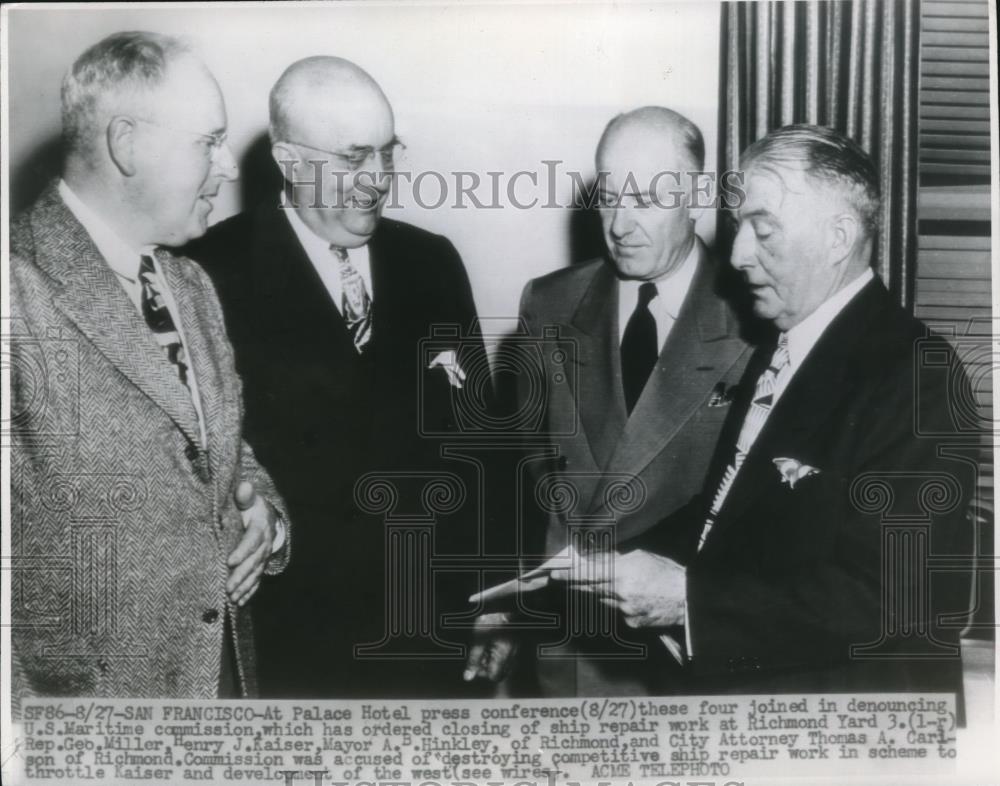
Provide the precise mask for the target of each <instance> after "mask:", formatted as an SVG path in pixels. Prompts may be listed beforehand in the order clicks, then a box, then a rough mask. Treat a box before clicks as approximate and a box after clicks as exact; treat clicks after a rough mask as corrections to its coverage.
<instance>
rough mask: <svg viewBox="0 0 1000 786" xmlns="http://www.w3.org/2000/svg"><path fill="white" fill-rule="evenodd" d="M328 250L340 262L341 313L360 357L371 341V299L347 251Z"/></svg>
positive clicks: (338, 248) (334, 248)
mask: <svg viewBox="0 0 1000 786" xmlns="http://www.w3.org/2000/svg"><path fill="white" fill-rule="evenodd" d="M330 250H331V251H332V252H333V255H334V256H335V257H337V259H338V260H339V262H340V283H341V285H342V286H343V288H344V292H343V295H342V296H341V298H340V306H341V313H342V314H343V315H344V321H345V322H346V323H347V332H348V333H350V334H351V340H352V341H353V342H354V348H355V349H356V350H357V351H358V354H359V355H361V354H364V351H365V347H367V346H368V342H370V341H371V339H372V299H371V297H369V295H368V290H367V289H365V280H364V279H363V278H362V277H361V274H360V273H359V272H358V269H357V268H356V267H354V265H352V264H351V260H350V259H349V258H348V256H347V250H346V249H343V248H340V246H330Z"/></svg>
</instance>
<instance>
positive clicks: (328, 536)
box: [190, 57, 489, 698]
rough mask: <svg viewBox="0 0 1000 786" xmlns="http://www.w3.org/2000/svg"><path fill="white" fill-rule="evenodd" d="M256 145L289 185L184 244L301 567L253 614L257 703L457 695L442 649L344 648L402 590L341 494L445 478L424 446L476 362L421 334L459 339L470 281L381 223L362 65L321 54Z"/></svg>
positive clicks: (379, 534) (356, 509)
mask: <svg viewBox="0 0 1000 786" xmlns="http://www.w3.org/2000/svg"><path fill="white" fill-rule="evenodd" d="M270 136H271V142H272V155H273V157H274V160H275V162H276V164H277V165H278V167H279V168H280V169H281V171H282V174H283V176H284V178H285V186H284V192H283V193H281V194H274V195H273V199H272V200H271V201H270V202H268V203H266V204H263V205H261V206H259V207H258V208H256V209H255V210H251V211H249V212H245V213H243V214H241V215H238V216H235V217H234V218H232V219H230V220H228V221H225V222H222V223H221V224H219V225H218V226H216V227H213V228H212V230H211V231H210V232H209V233H208V235H207V236H206V237H205V238H204V240H203V241H202V242H199V243H198V244H197V245H196V246H195V247H193V248H192V249H191V250H190V253H191V255H192V256H193V257H194V258H196V259H198V260H199V261H201V262H202V264H203V265H204V266H205V268H206V269H207V270H208V272H209V274H210V275H211V276H212V278H213V280H214V281H215V283H216V285H217V287H218V290H219V294H220V298H221V300H222V304H223V310H224V311H225V315H226V324H227V327H228V329H229V332H230V336H231V339H232V341H233V344H234V346H235V349H236V357H237V367H238V369H239V371H240V373H241V375H242V377H243V380H244V384H245V390H246V391H247V429H248V438H249V440H250V442H251V444H252V445H253V446H254V449H255V450H256V451H257V454H258V456H259V457H260V460H261V463H262V464H263V465H264V466H266V467H267V468H268V469H269V471H270V472H271V473H272V474H273V476H274V478H275V482H276V483H277V485H278V488H279V489H280V490H281V492H282V494H283V495H284V496H285V498H286V499H287V500H288V504H289V506H290V509H291V510H293V511H294V516H295V517H297V518H298V519H299V521H300V525H299V528H298V529H297V537H301V540H300V541H298V545H297V547H296V558H295V560H294V561H293V563H292V565H291V566H290V568H289V570H288V571H287V572H286V573H285V574H284V575H283V576H282V577H281V578H280V579H278V580H277V581H275V582H273V583H272V584H273V586H272V587H269V593H268V594H269V595H270V598H266V599H265V598H262V602H261V603H259V604H258V605H257V607H256V610H255V611H256V621H257V625H258V630H259V631H260V652H261V686H262V692H263V693H264V694H265V695H267V696H317V697H350V696H356V697H368V698H373V697H379V696H384V697H393V696H395V697H405V696H439V695H452V694H454V693H455V692H456V691H461V690H463V686H462V680H461V659H459V660H458V661H456V660H455V659H454V657H455V655H454V652H452V653H451V656H452V657H451V659H444V660H442V659H438V658H435V657H430V658H425V659H419V660H414V659H412V658H409V657H408V656H407V654H406V653H405V652H403V653H402V654H401V655H400V654H399V653H396V655H397V657H395V658H394V659H388V660H387V659H386V658H385V657H384V656H391V655H393V654H394V653H393V652H391V651H388V650H387V651H385V652H382V653H378V652H375V653H372V652H368V653H367V656H366V654H365V653H362V652H356V649H355V648H357V647H363V646H366V645H372V644H377V643H378V642H380V641H381V640H382V639H383V637H384V636H385V635H386V633H387V630H388V628H387V625H388V624H389V620H387V612H386V610H387V604H393V603H398V602H400V600H401V599H400V598H398V597H395V596H393V597H387V593H390V592H396V593H398V592H399V588H398V586H396V585H391V582H390V579H389V577H388V576H387V574H386V559H387V555H386V548H387V543H388V538H387V535H386V528H385V525H384V523H383V521H382V518H381V517H380V516H378V515H373V514H370V513H366V512H365V511H363V510H362V509H361V507H360V504H361V503H360V502H359V501H357V500H356V493H360V492H356V491H355V487H356V484H357V483H358V482H359V480H361V479H362V478H363V477H364V476H365V474H366V473H369V472H377V473H382V474H385V473H404V474H408V475H410V476H413V478H415V477H416V476H417V475H420V474H421V473H433V472H435V471H437V470H438V469H441V468H442V460H441V457H440V455H439V442H438V441H437V440H436V439H435V438H434V436H433V435H440V434H444V433H447V432H448V431H449V429H451V428H454V422H453V420H454V412H455V409H454V407H455V406H456V404H455V402H456V401H459V400H460V399H461V397H462V396H464V395H465V394H466V392H467V389H466V388H464V387H463V383H464V381H465V379H464V378H465V374H466V371H469V370H470V369H471V368H472V367H473V366H475V367H477V368H480V369H483V368H485V369H488V365H485V354H484V352H485V351H484V349H483V345H482V339H481V338H474V339H469V340H466V341H464V342H463V341H460V339H458V338H456V339H454V342H455V343H454V345H453V346H449V347H446V348H445V349H444V350H441V351H438V352H436V353H435V356H434V357H433V358H423V357H421V343H420V342H421V340H422V339H426V338H428V337H430V336H431V334H432V330H433V328H434V326H435V325H454V326H457V327H459V328H460V329H461V330H468V329H469V328H470V326H471V324H472V323H473V321H474V319H475V316H476V312H475V306H474V303H473V299H472V293H471V289H470V286H469V281H468V278H467V275H466V272H465V269H464V267H463V265H462V261H461V259H460V257H459V255H458V253H457V252H456V250H455V248H454V247H453V246H452V244H451V243H450V242H449V241H448V240H447V239H445V238H443V237H440V236H437V235H433V234H431V233H429V232H426V231H423V230H421V229H418V228H416V227H413V226H410V225H408V224H404V223H400V222H398V221H392V220H389V219H387V218H383V217H382V210H383V207H384V205H385V202H386V198H387V195H388V192H389V188H390V185H391V179H392V174H393V168H394V162H395V157H396V154H397V153H398V149H399V142H398V140H397V139H396V136H395V129H394V119H393V112H392V108H391V107H390V105H389V102H388V100H387V99H386V97H385V95H384V94H383V92H382V90H381V89H380V88H379V86H378V85H377V84H376V83H375V81H374V80H373V79H372V78H371V77H370V76H369V75H368V74H367V73H366V72H364V71H363V70H361V69H360V68H359V67H357V66H356V65H354V64H353V63H350V62H347V61H345V60H342V59H339V58H335V57H310V58H307V59H304V60H301V61H299V62H296V63H294V64H293V65H291V66H290V67H289V68H288V69H287V70H286V71H285V73H284V74H283V75H282V76H281V78H280V79H279V80H278V82H277V83H276V84H275V86H274V88H273V90H272V92H271V98H270ZM470 373H471V371H470ZM488 377H489V375H488V373H487V374H486V378H487V380H488ZM394 477H400V476H394ZM413 478H411V479H413ZM392 482H396V481H395V480H394V481H392ZM398 482H399V483H401V484H405V483H406V481H405V480H399V481H398ZM362 496H363V495H362ZM400 504H401V505H404V506H405V505H406V504H407V503H406V501H403V500H401V502H400ZM401 512H404V511H402V510H396V511H395V513H396V514H397V515H398V514H400V513H401ZM412 512H423V511H416V510H414V511H412ZM463 522H465V519H464V518H463V516H461V515H455V516H452V517H451V518H450V519H449V518H448V517H447V516H439V517H438V518H437V522H436V524H435V532H434V545H433V548H434V552H435V553H436V554H437V555H441V554H445V553H452V554H456V553H459V552H461V551H462V550H463V549H464V548H465V545H467V542H466V541H464V540H463V538H465V537H466V536H467V535H468V536H474V535H475V532H476V527H475V522H466V524H467V526H468V532H465V531H462V523H463ZM459 541H462V542H461V543H460V542H459ZM393 559H397V560H398V559H399V557H398V555H396V556H395V557H393ZM426 567H427V566H426V565H424V566H422V568H426ZM425 575H427V574H425ZM450 580H451V579H450V578H449V577H448V576H447V575H445V577H444V580H443V581H442V582H438V583H436V584H435V585H434V587H433V595H434V603H435V606H434V608H433V612H432V614H433V617H434V626H435V629H436V631H439V630H440V623H441V619H442V615H443V614H445V613H447V612H448V611H455V610H464V599H465V596H466V595H467V594H468V591H469V590H468V588H466V587H463V588H462V589H461V591H459V590H453V589H452V588H451V586H450V584H449V581H450ZM402 600H405V598H404V599H402ZM441 635H442V636H444V635H447V634H443V633H442V634H441ZM451 638H452V639H454V634H453V633H452V634H451ZM279 642H280V643H279ZM379 654H381V655H382V656H383V657H381V658H378V657H371V656H372V655H379ZM446 654H447V653H446Z"/></svg>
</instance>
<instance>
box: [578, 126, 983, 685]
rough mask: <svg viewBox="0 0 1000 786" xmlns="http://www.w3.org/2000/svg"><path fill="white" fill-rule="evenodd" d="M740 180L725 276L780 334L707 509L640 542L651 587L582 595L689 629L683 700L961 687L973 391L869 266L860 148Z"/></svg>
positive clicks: (809, 156)
mask: <svg viewBox="0 0 1000 786" xmlns="http://www.w3.org/2000/svg"><path fill="white" fill-rule="evenodd" d="M743 169H744V171H745V177H746V180H745V184H746V185H745V190H746V198H745V200H744V201H743V204H742V205H741V206H740V208H739V210H738V213H737V217H738V219H739V230H738V234H737V236H736V240H735V245H734V248H733V256H732V264H733V266H734V267H735V268H736V269H737V270H739V271H740V272H741V273H742V274H743V276H744V278H745V279H746V283H747V285H748V287H749V289H750V291H751V293H752V296H753V304H754V311H755V313H756V314H757V315H758V316H760V317H762V318H763V319H766V320H768V321H769V322H771V323H772V324H773V326H774V328H775V329H776V332H777V335H776V336H775V338H774V340H773V341H771V342H769V345H767V346H763V347H762V348H761V349H760V350H758V352H757V353H756V354H755V355H754V357H753V359H752V360H751V362H750V364H749V366H748V368H747V372H746V374H745V376H744V378H743V380H742V381H741V383H740V390H739V392H738V394H737V398H736V401H735V403H734V406H733V408H732V412H731V415H730V418H729V420H728V421H727V424H726V426H725V428H724V430H723V434H722V437H721V439H720V440H719V445H718V450H717V452H716V455H715V458H714V459H713V468H712V470H711V472H710V474H709V477H708V480H707V483H706V485H705V487H704V490H703V492H702V494H701V495H700V497H698V498H697V499H695V501H694V502H693V503H692V504H691V505H689V506H687V507H686V508H685V509H683V510H682V511H680V512H678V513H677V514H675V515H674V516H672V517H668V518H667V519H666V520H665V521H664V522H663V523H662V524H661V525H660V526H659V527H658V528H657V530H655V531H654V533H653V535H654V536H655V537H652V538H651V539H650V542H649V544H648V545H650V546H651V547H653V548H656V549H658V550H659V551H661V552H662V556H660V557H658V558H657V564H656V565H655V566H653V567H652V568H651V569H653V570H655V572H656V574H657V576H658V578H657V587H658V589H657V590H656V592H654V593H652V594H648V595H646V596H645V597H642V596H639V595H638V594H636V593H635V592H634V591H633V590H632V589H631V588H629V587H628V586H624V585H623V584H622V582H621V576H620V575H619V576H618V577H616V579H618V581H617V582H615V581H607V582H603V583H600V582H595V583H591V585H590V586H592V587H593V588H594V589H595V591H597V592H598V593H599V594H601V595H602V596H603V597H606V598H608V602H609V603H612V604H614V605H616V606H617V607H618V608H621V609H623V611H624V612H625V613H626V614H632V615H633V616H634V617H635V619H636V622H637V624H640V625H642V626H648V627H651V628H661V627H665V626H669V625H673V624H683V625H684V628H685V632H686V639H687V646H686V650H687V651H686V657H687V659H688V665H689V670H690V673H691V675H692V678H693V679H696V680H697V681H695V682H693V683H692V688H693V689H694V690H705V691H722V692H732V693H739V692H789V691H790V692H798V691H809V692H828V691H831V692H836V691H855V692H860V691H884V690H914V691H958V692H960V691H961V661H960V658H959V642H958V637H959V632H960V630H961V628H962V627H963V625H964V619H965V616H964V615H965V613H966V611H967V609H968V605H969V586H970V584H969V581H968V576H967V574H966V573H965V572H963V571H962V568H961V559H962V558H963V557H967V555H969V554H970V553H971V552H970V544H971V536H972V531H971V525H970V524H969V522H968V520H967V518H966V511H967V506H968V502H969V498H970V494H971V489H972V487H973V483H974V467H973V466H971V465H969V464H968V463H966V462H963V461H962V460H961V458H960V457H959V460H955V457H952V456H949V451H948V442H949V436H950V437H952V439H951V441H952V442H954V441H955V440H954V437H955V436H960V435H961V433H962V430H963V425H962V421H961V417H960V416H959V411H960V407H959V408H956V407H953V406H952V401H951V399H950V396H955V397H956V398H957V399H959V400H960V399H962V398H964V397H968V396H969V395H970V392H969V390H968V380H967V378H966V376H965V374H964V373H963V372H962V370H961V366H960V364H959V363H958V361H957V359H956V357H955V355H954V352H953V351H952V350H951V348H950V347H949V345H948V344H947V343H946V342H945V341H944V340H943V339H928V333H927V329H926V327H925V326H924V325H923V324H921V323H920V322H919V321H917V320H916V319H914V318H913V317H911V316H910V315H909V314H907V313H906V312H905V311H904V310H903V309H902V308H901V307H900V306H899V305H898V304H897V303H896V302H895V301H894V299H893V298H892V297H890V295H889V294H888V292H887V291H886V289H885V287H884V286H883V285H882V282H881V280H880V279H879V278H878V277H877V276H875V275H874V273H873V271H872V268H871V261H872V249H873V246H874V243H875V238H876V234H875V233H876V230H877V226H878V216H879V210H880V197H879V189H878V178H877V174H876V171H875V168H874V166H873V164H872V162H871V160H870V159H869V157H868V156H867V155H866V154H865V153H864V152H863V151H862V150H861V149H860V148H859V147H858V146H857V145H856V144H855V143H854V142H852V141H851V140H849V139H847V138H846V137H844V136H842V135H841V134H839V133H837V132H835V131H832V130H830V129H827V128H820V127H815V126H789V127H786V128H782V129H779V130H777V131H774V132H772V133H771V134H769V135H768V136H766V137H764V138H763V139H761V140H760V141H758V142H756V143H755V144H753V145H752V146H751V147H750V148H749V149H748V150H747V151H746V152H745V153H744V155H743ZM924 349H929V350H932V351H933V352H934V353H935V354H936V356H937V357H938V359H939V360H942V361H944V362H945V365H947V366H948V367H949V368H950V369H951V373H950V374H949V376H950V378H951V383H952V384H950V385H949V382H948V380H947V379H943V378H942V377H941V376H940V375H933V374H929V373H928V370H929V368H928V367H923V366H921V365H920V364H919V363H918V359H919V358H920V357H921V356H922V353H923V350H924ZM930 370H932V369H930ZM965 400H968V399H967V398H966V399H965ZM960 404H961V401H959V405H960ZM942 435H943V436H942ZM685 532H686V533H687V535H686V536H683V537H682V533H685ZM657 539H658V542H655V541H657ZM944 555H947V556H948V557H949V558H951V559H953V560H954V559H955V558H956V557H957V558H958V561H957V562H955V564H954V565H952V566H951V567H950V568H949V569H947V570H943V571H942V570H932V568H931V566H930V564H929V563H928V562H926V558H927V557H928V556H939V557H940V556H944ZM682 565H686V571H685V568H684V567H682ZM626 583H627V582H626ZM949 615H950V616H949Z"/></svg>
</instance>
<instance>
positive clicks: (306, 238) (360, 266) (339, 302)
mask: <svg viewBox="0 0 1000 786" xmlns="http://www.w3.org/2000/svg"><path fill="white" fill-rule="evenodd" d="M282 212H284V214H285V215H286V216H287V217H288V223H289V224H291V225H292V230H293V231H294V232H295V236H296V237H297V238H298V239H299V243H301V244H302V248H303V249H304V250H305V252H306V256H307V257H309V261H310V262H311V263H312V266H313V267H314V268H316V272H317V273H318V274H319V277H320V279H321V280H322V281H323V286H324V287H326V291H327V292H329V293H330V299H331V300H333V305H335V306H336V307H337V311H340V313H341V315H343V311H342V308H343V300H344V285H343V283H342V281H341V279H340V261H339V260H338V259H337V257H336V256H334V253H333V252H332V251H331V250H330V241H328V240H324V239H323V238H321V237H320V236H319V235H317V234H316V233H315V232H313V231H312V230H311V229H310V228H309V227H307V226H306V224H305V222H304V221H303V220H302V219H301V218H300V217H299V214H298V213H296V212H295V210H294V209H292V208H288V209H286V210H284V211H282ZM344 251H346V252H347V258H348V259H349V260H350V262H351V264H352V265H353V266H354V269H355V270H357V271H358V273H359V274H360V276H361V279H362V280H363V281H364V282H365V290H366V291H367V292H368V297H369V298H371V299H372V300H374V296H373V294H372V263H371V257H370V255H369V253H368V246H367V244H366V245H363V246H358V247H357V248H345V249H344Z"/></svg>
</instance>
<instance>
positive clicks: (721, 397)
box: [708, 382, 736, 407]
mask: <svg viewBox="0 0 1000 786" xmlns="http://www.w3.org/2000/svg"><path fill="white" fill-rule="evenodd" d="M735 390H736V387H735V386H732V387H728V388H727V387H726V383H725V382H719V383H717V384H716V385H715V387H714V388H712V395H711V396H709V399H708V406H710V407H728V406H729V405H730V404H732V403H733V393H734V391H735Z"/></svg>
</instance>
